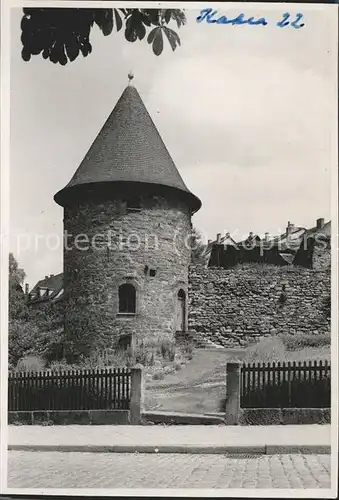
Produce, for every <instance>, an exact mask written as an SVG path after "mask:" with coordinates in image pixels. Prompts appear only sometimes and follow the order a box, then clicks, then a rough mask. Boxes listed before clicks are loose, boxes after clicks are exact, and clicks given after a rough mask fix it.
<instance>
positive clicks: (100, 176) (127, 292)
mask: <svg viewBox="0 0 339 500" xmlns="http://www.w3.org/2000/svg"><path fill="white" fill-rule="evenodd" d="M54 199H55V201H56V202H57V203H58V204H59V205H61V206H62V207H64V304H65V332H66V336H67V340H68V342H69V343H70V344H71V350H72V351H73V353H74V354H79V353H82V354H85V355H88V354H89V353H90V352H91V351H93V350H94V349H96V348H105V347H110V348H112V347H113V348H114V347H116V346H117V345H118V344H123V343H126V344H127V345H128V344H132V345H134V346H135V345H136V344H138V343H139V342H140V341H141V340H142V341H147V340H151V341H154V342H155V343H156V342H158V341H159V342H160V341H161V339H164V338H166V339H170V340H174V338H175V332H176V331H185V330H186V327H187V287H188V266H189V263H190V248H189V246H190V245H189V238H190V234H191V216H192V214H193V213H194V212H196V211H197V210H199V208H200V206H201V202H200V200H199V199H198V198H197V197H196V196H194V195H193V194H192V193H191V192H190V191H189V190H188V189H187V187H186V185H185V184H184V182H183V180H182V178H181V176H180V174H179V172H178V170H177V168H176V166H175V165H174V163H173V161H172V159H171V156H170V154H169V153H168V151H167V149H166V147H165V145H164V143H163V141H162V139H161V137H160V135H159V133H158V131H157V129H156V127H155V125H154V123H153V121H152V119H151V118H150V116H149V114H148V112H147V110H146V108H145V106H144V104H143V102H142V100H141V98H140V95H139V93H138V92H137V90H136V89H135V87H133V86H131V85H129V86H128V87H127V88H126V89H125V90H124V92H123V94H122V96H121V97H120V99H119V101H118V103H117V104H116V106H115V108H114V110H113V111H112V113H111V114H110V116H109V117H108V119H107V121H106V123H105V124H104V126H103V128H102V129H101V131H100V133H99V135H98V137H97V138H96V139H95V141H94V143H93V144H92V146H91V147H90V149H89V151H88V153H87V154H86V156H85V158H84V160H83V161H82V163H81V165H80V167H79V168H78V170H77V171H76V172H75V174H74V176H73V178H72V179H71V181H70V182H69V184H68V185H67V186H66V187H65V188H64V189H62V190H61V191H59V192H58V193H57V194H56V195H55V197H54Z"/></svg>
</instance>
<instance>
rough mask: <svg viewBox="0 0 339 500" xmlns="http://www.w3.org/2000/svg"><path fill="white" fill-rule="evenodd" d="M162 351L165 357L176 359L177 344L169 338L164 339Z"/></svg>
mask: <svg viewBox="0 0 339 500" xmlns="http://www.w3.org/2000/svg"><path fill="white" fill-rule="evenodd" d="M160 352H161V355H162V357H163V359H168V360H169V361H174V358H175V344H174V343H173V342H170V341H169V340H163V341H162V342H161V345H160Z"/></svg>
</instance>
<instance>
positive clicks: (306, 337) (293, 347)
mask: <svg viewBox="0 0 339 500" xmlns="http://www.w3.org/2000/svg"><path fill="white" fill-rule="evenodd" d="M280 338H281V342H282V343H283V345H284V347H285V348H286V349H287V350H288V351H297V350H299V349H303V348H305V347H323V346H329V345H331V335H330V333H321V334H316V333H313V334H311V333H309V334H304V333H302V334H301V333H298V334H296V335H291V334H286V335H281V336H280Z"/></svg>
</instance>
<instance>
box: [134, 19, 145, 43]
mask: <svg viewBox="0 0 339 500" xmlns="http://www.w3.org/2000/svg"><path fill="white" fill-rule="evenodd" d="M135 31H136V33H137V36H138V38H139V40H142V39H143V38H145V35H146V28H145V26H144V25H143V24H141V23H140V24H138V25H137V26H136V27H135Z"/></svg>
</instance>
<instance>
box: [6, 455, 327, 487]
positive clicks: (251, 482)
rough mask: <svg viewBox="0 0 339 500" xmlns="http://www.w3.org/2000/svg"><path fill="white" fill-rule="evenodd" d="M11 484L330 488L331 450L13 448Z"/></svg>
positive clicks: (41, 485) (42, 485) (10, 464)
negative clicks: (137, 451) (317, 452)
mask: <svg viewBox="0 0 339 500" xmlns="http://www.w3.org/2000/svg"><path fill="white" fill-rule="evenodd" d="M8 460H9V463H8V488H330V455H301V454H293V455H262V456H254V455H252V456H250V455H247V456H245V455H244V456H242V455H237V456H236V455H233V456H224V455H185V454H130V453H126V454H120V453H71V452H67V453H61V452H20V451H12V452H9V453H8Z"/></svg>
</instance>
